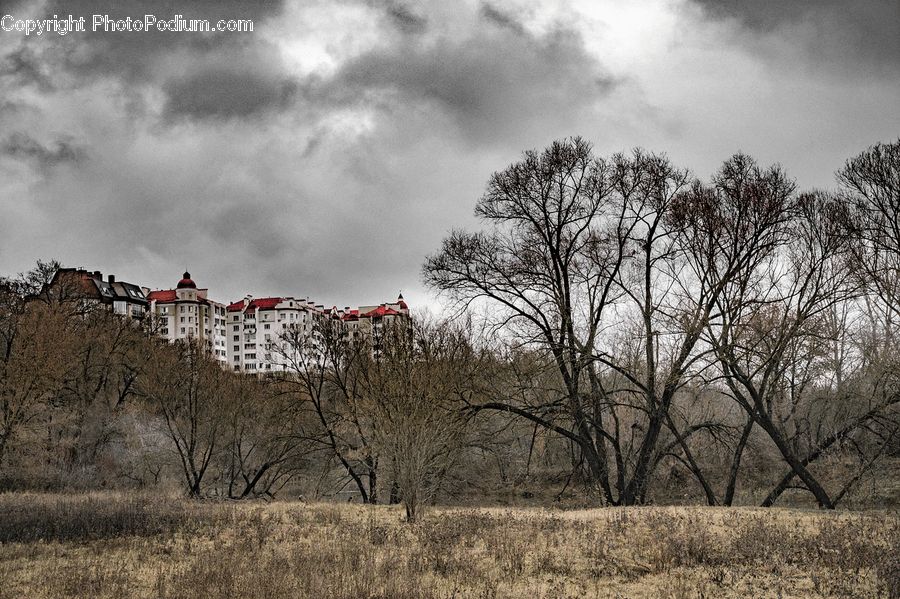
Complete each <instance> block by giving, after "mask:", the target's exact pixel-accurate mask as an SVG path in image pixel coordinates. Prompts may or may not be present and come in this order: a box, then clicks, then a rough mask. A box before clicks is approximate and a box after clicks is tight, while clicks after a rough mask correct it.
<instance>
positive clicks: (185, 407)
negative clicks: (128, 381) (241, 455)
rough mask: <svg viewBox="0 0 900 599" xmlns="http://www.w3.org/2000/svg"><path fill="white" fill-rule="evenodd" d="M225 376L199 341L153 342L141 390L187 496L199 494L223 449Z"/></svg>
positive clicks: (225, 411)
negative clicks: (167, 441) (167, 443)
mask: <svg viewBox="0 0 900 599" xmlns="http://www.w3.org/2000/svg"><path fill="white" fill-rule="evenodd" d="M228 374H229V373H226V372H224V371H223V370H222V368H221V367H220V366H219V365H218V363H216V361H215V360H213V359H212V358H211V357H210V356H208V355H207V353H206V351H205V348H204V347H203V346H202V345H201V344H200V343H198V342H195V341H193V340H188V341H184V342H177V343H175V344H173V345H168V344H166V343H165V342H164V341H157V343H156V347H155V348H154V351H153V352H152V355H151V356H150V360H149V363H148V365H147V370H146V376H145V377H143V379H142V382H141V384H140V386H139V393H140V395H141V397H143V398H144V399H145V400H146V401H147V405H148V407H150V408H151V413H152V414H153V415H155V416H157V417H159V418H160V419H161V420H162V422H163V423H164V425H165V431H166V433H167V434H168V437H169V438H170V439H171V441H172V445H173V446H174V450H175V453H176V455H177V456H178V460H179V463H180V465H181V471H182V474H183V476H184V483H185V488H186V490H187V493H188V495H189V496H191V497H201V496H202V495H203V486H202V485H203V480H204V477H205V476H206V474H207V472H208V471H209V468H210V465H211V463H212V462H213V458H214V457H215V456H216V454H217V453H218V452H220V451H221V450H222V445H223V443H224V439H225V432H226V427H227V420H226V418H227V410H225V409H223V404H224V403H225V399H226V395H225V394H226V391H227V388H226V381H227V379H226V377H227V376H228Z"/></svg>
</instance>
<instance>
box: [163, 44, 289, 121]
mask: <svg viewBox="0 0 900 599" xmlns="http://www.w3.org/2000/svg"><path fill="white" fill-rule="evenodd" d="M297 88H298V82H297V81H296V80H294V79H293V78H291V77H288V76H286V75H285V74H284V71H283V65H282V63H281V58H280V56H279V55H278V53H277V51H276V50H275V48H273V47H272V46H270V45H267V44H256V45H253V46H250V47H248V48H228V49H222V50H220V51H219V52H216V53H215V54H210V55H207V56H204V57H203V58H202V59H200V60H193V61H191V63H190V66H189V67H188V68H186V69H185V70H184V72H183V73H181V74H178V75H172V76H169V77H168V78H166V79H165V80H164V81H163V83H162V90H163V92H164V93H165V96H166V105H165V109H164V111H163V115H164V117H175V118H178V117H189V118H193V119H200V120H202V119H209V118H220V117H224V118H230V117H248V116H254V115H257V116H258V115H260V114H263V113H265V112H267V111H269V110H283V109H286V108H287V107H289V106H290V105H291V103H292V101H293V99H294V97H295V95H296V93H297Z"/></svg>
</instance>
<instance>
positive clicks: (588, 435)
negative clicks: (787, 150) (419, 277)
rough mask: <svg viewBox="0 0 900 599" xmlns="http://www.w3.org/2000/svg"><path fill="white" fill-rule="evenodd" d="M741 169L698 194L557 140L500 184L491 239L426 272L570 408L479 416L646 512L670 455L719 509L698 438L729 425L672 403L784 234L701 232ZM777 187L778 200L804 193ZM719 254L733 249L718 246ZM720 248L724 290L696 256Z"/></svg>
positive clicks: (665, 166) (483, 206) (447, 249)
mask: <svg viewBox="0 0 900 599" xmlns="http://www.w3.org/2000/svg"><path fill="white" fill-rule="evenodd" d="M744 160H745V159H744V158H742V157H738V158H736V159H735V161H733V162H734V163H729V164H728V165H726V167H724V170H723V172H722V173H721V176H720V177H719V179H718V180H717V181H716V183H715V185H714V186H713V188H704V187H702V186H700V184H699V183H697V184H695V186H694V188H693V189H692V190H688V175H687V173H686V172H685V171H682V170H679V169H677V168H675V167H673V166H672V165H671V164H670V163H669V162H668V160H666V159H665V158H664V157H661V156H655V155H651V154H647V153H645V152H642V151H635V152H634V153H633V154H632V155H631V156H624V155H616V156H614V157H613V158H612V159H610V160H602V159H598V158H595V157H594V156H593V154H592V152H591V148H590V146H589V145H588V144H587V143H586V142H584V141H583V140H581V139H577V138H576V139H572V140H568V141H564V142H556V143H554V144H553V145H552V146H551V147H549V148H547V149H546V150H545V151H544V152H543V153H540V154H539V153H537V152H528V153H526V155H525V158H524V160H522V161H521V162H519V163H516V164H514V165H512V166H510V167H508V168H507V169H506V170H504V171H502V172H499V173H495V174H494V175H493V176H492V177H491V180H490V181H489V183H488V188H487V191H486V192H485V194H484V196H483V197H482V198H481V200H480V201H479V202H478V205H477V207H476V214H477V215H478V216H480V217H482V219H483V220H484V221H486V223H487V224H488V225H489V227H490V228H489V230H488V231H486V232H483V233H475V234H468V233H463V232H454V233H452V234H451V235H450V236H449V237H448V238H447V239H446V240H445V241H444V244H443V248H442V250H441V251H440V252H439V253H438V254H436V255H434V256H432V257H430V258H428V260H427V261H426V263H425V266H424V273H425V279H426V281H427V282H428V283H429V284H430V285H432V286H433V287H435V288H437V289H438V290H441V291H443V292H446V293H448V294H449V295H450V297H451V298H453V299H455V300H457V301H459V302H460V304H461V305H462V306H468V305H470V304H472V303H473V302H481V301H487V303H488V304H489V305H491V307H492V310H493V311H494V314H495V321H494V322H495V324H496V325H497V327H498V329H502V330H504V331H505V332H506V333H508V334H509V335H510V336H511V337H512V338H513V339H516V340H521V342H522V343H523V344H525V345H529V346H532V347H536V348H541V349H542V350H543V351H545V352H546V355H547V356H548V359H550V360H551V361H552V362H553V363H554V364H555V367H556V369H557V371H558V373H559V377H560V380H561V383H562V388H561V393H559V394H558V395H553V394H545V395H544V396H543V397H538V396H535V395H532V396H531V401H529V402H526V403H523V402H521V401H519V400H517V399H514V398H507V399H506V400H502V398H498V401H491V402H486V403H484V404H483V405H481V406H479V408H480V409H490V410H500V411H507V412H509V413H512V414H516V415H518V416H520V417H523V418H527V419H529V420H531V421H532V422H534V423H536V424H537V425H539V426H542V427H544V428H547V429H548V430H553V431H555V432H556V433H558V434H560V435H562V436H563V437H565V438H567V439H569V440H570V441H571V442H572V443H573V444H574V445H575V446H577V447H578V450H579V453H580V458H581V459H579V463H582V462H583V463H584V464H585V465H586V473H587V475H588V477H589V479H590V480H591V481H592V482H593V484H595V485H596V486H597V488H598V489H599V491H600V492H601V493H602V496H603V497H604V499H605V500H606V501H607V502H608V503H611V504H634V503H641V502H643V501H645V500H646V493H647V489H648V484H649V481H650V480H651V478H652V475H653V471H654V469H655V468H656V467H657V466H658V464H659V463H660V456H661V455H670V454H671V453H672V452H671V451H670V449H671V448H678V451H679V459H682V460H684V461H686V462H687V463H688V464H690V465H691V470H692V472H694V474H695V475H696V477H697V480H698V482H699V483H700V484H701V486H702V487H703V488H704V492H705V493H706V496H707V500H708V501H709V502H710V503H715V502H716V498H715V495H714V493H713V492H712V489H711V488H710V485H709V483H708V482H707V481H706V480H705V477H704V476H703V475H702V471H701V469H700V467H699V465H698V464H697V462H696V460H695V459H694V456H693V455H692V452H691V449H690V445H689V443H688V440H689V439H690V438H691V437H693V436H695V435H698V434H701V433H703V432H709V431H713V430H716V429H718V428H719V427H720V423H717V422H709V421H693V420H691V419H690V418H681V419H680V421H679V422H676V419H675V418H673V406H674V405H675V403H676V399H677V397H678V394H679V392H680V391H681V389H682V388H683V386H684V385H685V384H686V383H687V382H688V381H689V380H690V379H691V377H692V376H693V375H694V374H695V368H694V367H695V364H696V361H697V359H698V355H697V353H698V347H697V344H698V342H699V340H700V337H701V334H702V332H703V330H704V328H705V326H706V323H707V322H708V321H709V319H710V318H711V317H712V316H713V313H714V310H715V306H716V301H717V298H718V296H719V294H721V292H722V290H723V288H724V286H725V285H726V284H727V283H728V281H729V280H730V279H731V278H732V277H734V276H735V274H736V272H737V271H738V270H739V268H740V267H741V266H742V265H743V264H745V263H747V262H750V261H753V260H754V259H756V258H755V257H756V256H757V255H759V254H760V253H762V252H764V251H765V244H767V243H770V240H769V239H768V236H770V235H771V234H772V233H771V229H772V228H774V227H776V226H777V222H772V223H769V222H765V221H760V222H758V223H756V225H757V226H755V227H750V228H747V227H742V228H741V229H740V230H739V232H738V233H737V234H735V235H734V236H732V238H730V239H727V240H725V239H723V238H715V237H709V236H710V235H712V234H714V233H715V234H718V233H719V229H715V230H713V229H711V228H709V227H704V225H703V224H702V223H700V222H698V221H696V220H691V218H690V217H691V215H692V211H691V208H690V207H689V206H690V204H691V202H690V201H688V200H687V199H685V198H691V197H711V198H713V200H714V199H715V197H716V196H717V195H719V194H729V193H739V192H735V191H734V190H732V189H730V188H729V185H730V183H731V179H732V178H736V177H739V176H740V173H739V172H738V171H739V170H740V168H741V161H744ZM775 179H776V180H774V181H771V183H772V184H773V185H774V186H775V189H774V190H771V191H772V193H773V194H775V195H776V196H777V195H779V194H782V195H783V194H784V193H790V192H791V191H792V189H793V188H792V186H791V185H790V184H789V183H787V182H785V181H783V178H778V177H776V178H775ZM760 213H762V212H760ZM722 241H727V242H728V243H729V244H730V245H728V246H727V247H721V248H720V247H715V246H716V244H718V243H720V242H722ZM707 249H712V250H713V251H714V253H715V257H716V259H717V260H718V262H717V263H716V266H717V267H718V268H719V271H718V273H717V274H718V276H717V277H711V276H709V275H708V274H707V273H706V272H705V270H704V269H703V268H702V267H700V266H701V265H699V264H698V263H697V262H696V261H692V260H690V259H689V257H688V255H689V254H690V253H691V252H692V251H693V252H704V251H706V250H707ZM692 267H694V270H693V272H691V271H690V269H691V268H692ZM689 275H692V276H689ZM681 414H682V416H687V412H684V411H682V412H681ZM673 441H674V445H673V444H672V442H673Z"/></svg>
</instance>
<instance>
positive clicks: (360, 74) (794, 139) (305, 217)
mask: <svg viewBox="0 0 900 599" xmlns="http://www.w3.org/2000/svg"><path fill="white" fill-rule="evenodd" d="M151 5H152V8H151ZM785 5H788V6H789V7H785ZM54 13H55V14H58V15H60V16H62V15H68V14H70V13H71V14H73V15H74V16H75V17H76V18H77V17H79V16H84V17H85V18H86V20H87V21H88V26H89V23H90V20H91V16H92V15H93V14H109V15H110V16H114V17H125V16H132V17H138V18H141V17H143V15H144V14H146V13H152V14H154V15H156V16H158V17H159V18H160V19H169V18H172V17H173V16H174V15H176V14H182V15H184V16H186V17H188V18H204V19H209V20H211V21H213V22H215V20H217V19H219V18H245V19H253V21H254V31H253V32H252V33H214V34H206V35H201V34H196V33H158V32H156V33H120V34H111V33H100V32H97V33H91V32H90V31H88V32H85V33H72V34H70V35H67V36H64V37H63V36H58V35H52V34H44V35H42V36H40V37H37V36H29V37H26V36H25V35H24V34H23V33H20V32H15V31H13V32H5V31H0V208H2V212H0V274H5V275H10V274H14V273H15V272H18V271H21V270H26V269H28V268H29V267H30V266H31V265H32V264H33V263H34V261H35V260H36V259H38V258H44V259H48V258H56V259H58V260H60V261H61V262H62V263H63V264H64V265H67V266H84V267H87V268H89V269H91V270H102V271H103V272H104V274H106V273H113V274H116V275H117V276H118V277H119V278H120V279H124V280H127V281H129V282H134V283H138V284H142V285H146V286H149V287H151V288H170V287H172V286H173V285H174V284H175V282H177V280H178V279H179V278H180V276H181V272H182V270H183V269H185V268H187V269H189V270H190V272H191V274H192V275H193V277H194V279H195V280H196V281H197V283H198V284H199V285H200V286H203V287H209V288H210V295H211V296H212V297H213V298H214V299H218V300H220V301H232V300H235V299H238V298H240V297H243V296H244V295H245V294H246V293H252V294H254V295H255V296H257V297H259V296H262V295H296V296H302V297H305V296H310V297H311V298H312V299H315V300H316V301H317V302H321V303H326V304H328V305H331V304H338V305H339V306H343V305H354V306H355V305H358V304H368V303H375V302H381V301H385V300H389V299H393V298H394V297H396V294H397V291H398V290H399V289H402V290H403V293H404V296H406V298H407V300H409V301H410V303H411V304H412V305H413V307H415V306H417V305H422V304H429V303H431V302H432V300H431V298H430V297H429V296H428V293H427V291H426V290H425V289H424V288H423V286H422V284H421V282H420V267H421V263H422V261H423V258H424V257H425V255H426V254H429V253H431V252H433V251H435V250H436V249H437V248H438V246H439V244H440V241H441V239H442V237H443V236H444V234H445V233H446V232H447V231H448V230H449V229H451V228H454V227H469V228H471V227H474V226H476V223H475V222H474V218H473V216H472V210H473V208H474V205H475V202H476V200H477V198H478V197H479V195H480V194H481V192H482V190H483V189H484V185H485V183H486V181H487V179H488V177H489V175H490V174H491V172H493V171H495V170H499V169H501V168H503V167H505V166H506V165H507V164H509V163H511V162H513V161H515V160H516V159H517V158H518V157H519V156H520V155H521V152H522V151H523V150H526V149H540V148H543V147H544V146H546V145H547V144H549V143H550V142H551V141H553V140H554V139H559V138H563V137H567V136H571V135H581V136H584V137H586V138H587V139H589V140H590V141H592V142H593V143H594V145H595V149H596V151H597V152H598V153H599V154H602V155H608V154H611V153H614V152H617V151H621V150H627V149H629V148H632V147H635V146H641V147H645V148H647V149H650V150H653V151H658V152H665V153H667V154H668V155H669V156H670V157H671V158H672V160H673V161H674V162H675V163H676V164H678V165H680V166H684V167H688V168H690V169H692V171H693V172H694V173H695V174H696V175H697V176H700V177H703V178H705V177H708V176H709V174H710V173H712V172H713V171H714V170H715V169H716V168H717V166H718V165H719V164H720V163H721V162H722V161H723V160H725V159H726V158H727V157H728V156H730V155H731V154H732V153H734V152H736V151H738V150H743V151H744V152H747V153H750V154H751V155H753V156H755V157H756V158H757V160H759V161H760V162H762V163H765V164H771V163H773V162H780V163H781V164H782V165H783V166H784V167H785V168H786V169H787V171H788V172H789V173H790V174H791V175H792V176H793V177H794V178H796V180H797V183H798V184H799V186H800V187H801V188H811V187H826V188H827V187H833V185H834V175H833V173H834V171H835V170H837V169H838V168H840V167H841V165H842V163H843V162H844V160H846V159H847V158H848V157H850V156H852V155H854V154H856V153H858V152H860V151H861V150H863V149H865V148H866V147H868V146H869V145H871V144H873V143H875V142H879V141H895V140H897V138H898V137H900V2H898V1H897V0H850V1H847V0H799V1H797V0H795V1H792V2H784V1H782V0H729V1H724V2H722V1H718V0H706V1H697V0H646V1H630V2H622V1H605V0H583V1H578V0H572V1H564V0H548V1H543V0H534V1H524V0H523V1H519V0H513V1H507V0H496V1H491V2H481V1H471V2H470V1H448V0H435V1H425V2H422V1H416V2H412V1H408V2H403V1H401V0H388V1H380V0H359V1H353V0H346V1H332V2H326V1H321V2H320V1H316V0H299V1H297V2H283V3H282V2H275V1H267V2H252V3H251V2H240V1H238V0H230V1H222V0H210V1H209V2H195V1H192V2H178V1H171V0H170V1H164V2H153V3H149V2H143V3H142V2H135V1H133V0H131V1H122V0H107V1H91V0H77V1H70V0H66V1H63V0H58V1H57V2H12V3H11V2H9V0H0V16H3V15H5V14H10V15H12V16H13V17H15V18H16V19H25V18H48V17H52V16H53V14H54Z"/></svg>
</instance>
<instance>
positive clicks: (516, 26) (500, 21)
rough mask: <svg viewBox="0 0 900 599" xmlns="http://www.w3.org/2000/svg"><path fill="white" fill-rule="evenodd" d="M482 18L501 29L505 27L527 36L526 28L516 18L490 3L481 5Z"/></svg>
mask: <svg viewBox="0 0 900 599" xmlns="http://www.w3.org/2000/svg"><path fill="white" fill-rule="evenodd" d="M481 16H482V17H484V18H485V19H487V20H488V21H491V22H493V23H494V24H495V25H497V26H499V27H505V28H507V29H510V30H511V31H514V32H515V33H518V34H520V35H524V34H525V28H524V27H523V26H522V24H521V23H520V22H519V21H517V20H516V19H515V17H513V16H512V15H510V14H507V13H506V12H504V11H502V10H500V9H498V8H497V7H495V6H494V5H493V4H491V3H489V2H485V3H484V4H482V5H481Z"/></svg>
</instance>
